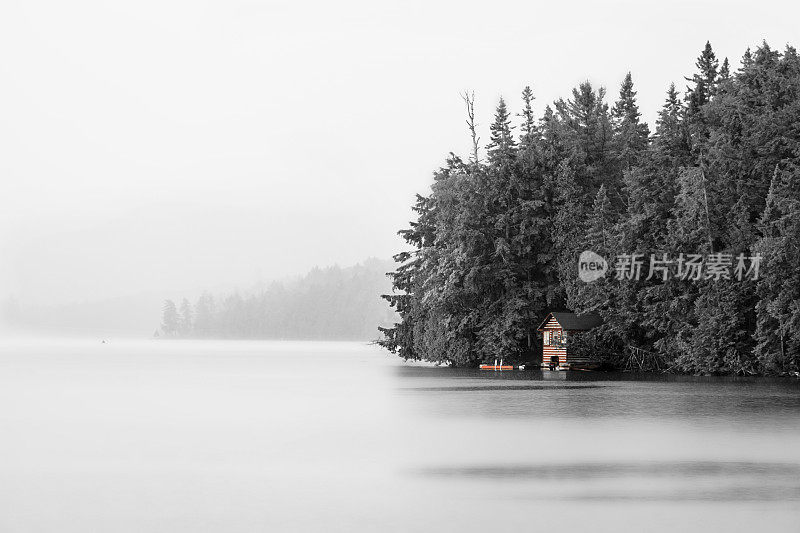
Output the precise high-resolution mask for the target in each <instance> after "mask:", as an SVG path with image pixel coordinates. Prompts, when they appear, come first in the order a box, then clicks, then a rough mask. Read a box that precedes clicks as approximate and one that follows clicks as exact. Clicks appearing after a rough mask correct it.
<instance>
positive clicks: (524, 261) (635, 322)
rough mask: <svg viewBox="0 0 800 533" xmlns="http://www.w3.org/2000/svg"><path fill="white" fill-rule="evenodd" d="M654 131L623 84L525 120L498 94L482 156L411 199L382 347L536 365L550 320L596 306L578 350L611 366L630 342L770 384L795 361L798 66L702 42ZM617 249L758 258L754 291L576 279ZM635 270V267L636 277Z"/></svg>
mask: <svg viewBox="0 0 800 533" xmlns="http://www.w3.org/2000/svg"><path fill="white" fill-rule="evenodd" d="M686 80H687V83H686V89H685V91H684V92H683V94H682V95H681V94H679V92H678V90H677V89H676V87H675V85H674V84H673V85H671V86H670V87H669V89H668V90H667V92H666V98H665V100H664V103H663V107H662V108H661V110H660V111H659V113H658V118H657V121H656V123H655V128H654V131H651V130H650V128H649V127H648V125H647V124H646V123H645V122H643V121H642V119H641V117H640V113H639V109H638V107H637V101H636V91H635V89H634V83H633V80H632V78H631V75H630V74H628V75H627V76H626V77H625V79H624V81H623V82H622V83H621V88H620V90H619V94H618V96H617V95H615V96H614V99H613V100H614V101H613V103H607V100H606V93H605V91H604V89H602V88H599V89H598V88H595V87H593V86H592V85H591V84H590V83H588V82H586V83H582V84H580V86H579V87H577V88H575V89H573V90H572V94H571V96H570V97H569V98H567V99H559V100H557V101H556V102H554V104H553V105H552V106H551V105H548V106H546V107H545V109H544V113H543V114H542V115H541V116H539V117H538V118H537V117H536V116H535V115H534V111H533V102H534V94H533V92H532V91H531V89H530V88H527V87H526V88H525V90H524V91H523V92H522V99H521V104H520V106H519V107H520V108H521V109H520V111H519V112H518V113H516V114H515V115H512V112H511V111H510V110H509V108H508V107H507V105H506V102H504V101H503V100H502V99H501V100H500V102H499V104H498V105H497V108H496V112H495V114H494V120H493V122H492V124H491V139H490V140H489V143H488V146H486V152H485V156H484V154H483V153H481V151H480V150H479V142H480V141H479V139H478V138H477V137H476V134H475V127H474V126H475V111H474V109H475V107H474V102H475V99H474V96H472V95H469V94H465V95H464V99H465V102H466V104H467V125H468V127H469V131H470V132H471V133H472V150H471V152H472V153H471V155H470V157H469V158H468V159H467V160H464V159H462V158H461V157H458V156H456V155H454V154H452V153H451V154H450V156H449V157H448V158H447V160H446V163H445V166H444V167H442V168H440V169H439V170H438V171H436V172H435V174H434V183H433V185H432V187H431V191H430V193H429V194H428V195H426V196H422V195H419V196H417V200H416V204H415V205H414V211H415V212H416V214H417V219H416V220H415V221H414V222H412V223H411V225H410V227H409V228H408V229H405V230H402V231H400V232H399V233H400V235H401V236H402V237H403V238H404V239H405V240H406V241H407V242H408V243H409V244H410V245H411V246H412V251H406V252H402V253H399V254H398V255H396V256H395V260H396V262H397V263H398V265H397V267H396V270H395V271H394V272H393V273H391V278H392V280H393V285H394V291H393V294H391V295H387V296H386V297H385V298H386V299H387V300H388V301H389V302H390V304H391V306H392V307H394V308H395V309H396V310H397V311H398V313H399V317H400V322H399V323H397V324H395V325H394V326H393V327H390V328H383V329H382V330H381V331H382V332H383V339H382V341H381V344H382V345H383V346H384V347H386V348H388V349H389V350H391V351H392V352H395V353H397V354H398V355H400V356H401V357H404V358H406V359H425V360H431V361H438V362H443V363H450V364H454V365H475V364H477V363H479V362H482V361H491V360H493V359H494V358H496V357H504V358H505V359H506V360H514V359H516V360H540V359H539V358H540V357H541V356H540V354H541V344H540V343H541V340H540V339H539V338H538V337H537V334H536V328H537V326H538V324H539V322H540V321H541V320H542V319H543V318H544V317H545V315H546V314H547V312H548V311H550V310H558V309H565V308H566V309H569V310H574V311H577V312H587V311H592V312H597V313H599V314H600V315H602V317H603V319H604V321H605V324H604V326H602V327H601V328H599V329H596V330H595V331H594V332H593V333H592V334H587V335H585V336H581V337H582V339H583V340H582V342H583V344H584V346H583V347H582V349H585V350H591V351H593V352H594V353H595V354H599V355H602V357H604V358H605V360H606V361H608V362H610V363H612V364H621V363H622V362H623V360H624V357H625V354H626V353H629V351H630V348H631V347H634V348H637V349H639V350H645V351H647V352H648V353H651V354H655V355H656V356H658V357H659V358H660V359H661V360H663V361H665V362H666V364H667V365H668V367H669V368H671V369H672V370H674V371H679V372H693V373H725V374H751V373H777V372H782V371H793V370H794V371H796V370H797V369H798V363H800V268H798V266H799V265H798V261H799V260H800V166H799V165H800V58H799V57H798V54H797V52H796V50H795V49H794V48H792V47H787V48H786V49H785V50H784V51H783V52H779V51H776V50H773V49H771V48H770V47H769V46H768V45H767V44H766V43H763V44H762V45H761V46H760V47H758V48H757V49H756V50H754V51H751V50H750V49H748V51H747V52H746V53H745V54H744V57H743V58H742V62H741V68H739V69H738V70H736V71H735V72H731V68H730V66H729V63H728V60H727V59H724V60H723V61H721V62H720V60H719V59H718V58H717V57H716V56H715V53H714V51H713V50H712V47H711V45H710V44H706V46H705V49H704V50H702V52H701V54H700V56H699V58H698V59H697V62H696V70H695V72H694V73H693V74H692V75H691V76H690V77H687V78H686ZM583 250H592V251H594V252H597V253H599V254H600V255H602V256H603V257H604V258H606V259H607V260H608V261H609V263H611V262H612V261H613V259H614V258H615V257H617V256H618V255H620V254H633V253H641V254H643V255H644V257H649V255H650V254H651V253H657V254H659V256H660V254H661V253H665V252H666V253H669V254H670V256H671V257H673V258H674V257H676V256H677V255H678V254H680V253H687V254H689V253H697V254H712V253H725V254H731V255H732V256H733V257H737V256H738V255H739V254H740V253H744V254H745V255H746V256H748V257H750V256H752V255H754V254H761V255H762V256H763V261H762V263H761V268H760V276H759V279H758V280H753V279H748V280H744V281H739V280H737V279H735V278H733V277H732V279H730V280H726V279H722V280H719V281H714V280H713V279H708V280H706V279H703V280H698V281H689V280H681V279H676V278H675V277H672V278H670V279H668V280H667V281H663V280H661V279H658V278H655V279H651V280H645V277H646V276H642V278H641V279H640V280H638V281H636V280H628V279H621V280H620V279H616V276H615V275H614V271H613V268H612V270H611V272H610V273H609V274H607V275H606V276H605V277H604V278H602V279H600V280H598V281H595V282H593V283H584V282H583V281H580V279H579V278H578V275H577V274H578V269H577V260H578V256H579V254H580V253H581V251H583ZM645 273H646V272H645Z"/></svg>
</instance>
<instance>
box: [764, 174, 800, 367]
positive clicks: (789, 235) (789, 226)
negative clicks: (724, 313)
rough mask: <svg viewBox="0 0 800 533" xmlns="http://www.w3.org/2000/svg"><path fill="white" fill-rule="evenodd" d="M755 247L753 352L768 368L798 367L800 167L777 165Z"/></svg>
mask: <svg viewBox="0 0 800 533" xmlns="http://www.w3.org/2000/svg"><path fill="white" fill-rule="evenodd" d="M759 225H760V230H761V233H762V235H763V236H762V237H761V239H760V240H759V241H758V243H757V244H756V245H755V246H754V250H755V251H756V252H757V253H760V254H761V255H762V256H763V258H764V264H763V266H762V272H763V274H762V278H761V279H760V280H759V282H758V294H759V297H760V300H759V302H758V305H757V307H756V310H757V312H758V326H757V330H756V334H755V336H756V341H757V346H756V349H755V352H756V356H757V357H758V360H759V362H760V364H761V365H762V368H763V369H764V370H766V371H768V372H789V371H791V372H797V371H798V370H800V306H798V302H800V271H798V269H797V258H798V257H800V166H798V165H797V164H795V163H788V162H787V163H785V164H784V165H783V166H782V167H781V168H776V170H775V173H774V175H773V178H772V183H771V185H770V190H769V195H768V197H767V202H766V208H765V210H764V215H763V217H762V218H761V221H760V224H759Z"/></svg>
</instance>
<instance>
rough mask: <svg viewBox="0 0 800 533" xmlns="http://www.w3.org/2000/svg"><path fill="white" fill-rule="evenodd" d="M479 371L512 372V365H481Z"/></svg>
mask: <svg viewBox="0 0 800 533" xmlns="http://www.w3.org/2000/svg"><path fill="white" fill-rule="evenodd" d="M480 369H481V370H514V367H513V366H512V365H481V366H480Z"/></svg>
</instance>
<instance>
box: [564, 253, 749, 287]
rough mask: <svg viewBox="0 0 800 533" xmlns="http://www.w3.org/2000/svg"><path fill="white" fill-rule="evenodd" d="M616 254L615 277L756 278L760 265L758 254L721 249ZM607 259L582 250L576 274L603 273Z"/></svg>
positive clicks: (584, 277) (599, 275)
mask: <svg viewBox="0 0 800 533" xmlns="http://www.w3.org/2000/svg"><path fill="white" fill-rule="evenodd" d="M649 259H650V260H649V261H647V257H646V255H645V254H638V253H635V254H619V255H617V257H616V263H615V264H614V271H615V273H616V275H615V279H618V280H634V281H639V280H640V279H642V280H660V281H667V280H669V279H678V280H681V281H700V280H711V281H719V280H734V279H735V280H737V281H745V280H752V281H758V279H759V274H760V267H761V260H762V258H761V254H755V255H752V256H746V255H744V254H743V253H742V254H739V255H738V256H734V255H732V254H725V253H714V254H705V255H703V254H684V253H680V254H678V255H677V256H676V257H673V256H670V255H669V254H667V253H661V254H650V257H649ZM607 270H608V263H607V262H606V260H605V259H603V257H602V256H600V255H598V254H596V253H594V252H592V251H591V250H586V251H584V252H582V253H581V255H580V258H579V259H578V277H580V278H581V280H583V281H585V282H586V283H591V282H592V281H595V280H598V279H600V278H602V277H603V276H605V274H606V271H607Z"/></svg>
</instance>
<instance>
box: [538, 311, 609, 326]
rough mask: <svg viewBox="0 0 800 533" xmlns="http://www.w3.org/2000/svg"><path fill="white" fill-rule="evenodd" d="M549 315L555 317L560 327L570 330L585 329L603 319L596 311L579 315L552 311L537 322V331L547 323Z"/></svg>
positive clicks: (598, 323)
mask: <svg viewBox="0 0 800 533" xmlns="http://www.w3.org/2000/svg"><path fill="white" fill-rule="evenodd" d="M551 316H552V317H553V318H555V319H556V322H558V323H559V324H560V325H561V328H562V329H566V330H570V331H586V330H589V329H592V328H593V327H595V326H599V325H600V324H602V323H603V319H602V318H600V315H598V314H597V313H583V314H581V315H579V314H577V313H570V312H569V311H553V312H551V313H548V314H547V316H546V317H544V320H543V321H542V323H541V324H539V331H542V330H543V329H544V325H545V324H547V321H548V320H549V319H550V317H551Z"/></svg>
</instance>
